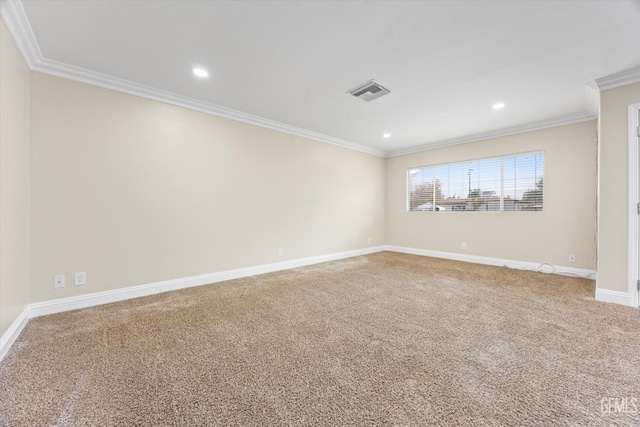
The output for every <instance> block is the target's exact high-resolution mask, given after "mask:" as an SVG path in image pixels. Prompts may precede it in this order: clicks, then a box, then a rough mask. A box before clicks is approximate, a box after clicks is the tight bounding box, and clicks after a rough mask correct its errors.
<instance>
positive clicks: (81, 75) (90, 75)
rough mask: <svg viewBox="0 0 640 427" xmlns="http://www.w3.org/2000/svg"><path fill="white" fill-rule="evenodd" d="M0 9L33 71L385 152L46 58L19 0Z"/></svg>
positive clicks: (369, 151) (10, 0) (381, 153)
mask: <svg viewBox="0 0 640 427" xmlns="http://www.w3.org/2000/svg"><path fill="white" fill-rule="evenodd" d="M0 1H1V3H0V6H1V9H0V13H1V14H2V19H3V20H4V21H5V22H6V24H7V28H8V29H9V31H10V32H11V34H12V36H13V38H14V39H15V41H16V44H17V45H18V48H19V49H20V52H21V53H22V55H23V57H24V59H25V62H26V63H27V65H28V66H29V68H30V69H31V70H33V71H38V72H41V73H46V74H51V75H54V76H57V77H62V78H65V79H69V80H75V81H79V82H82V83H87V84H90V85H94V86H99V87H103V88H106V89H111V90H115V91H118V92H124V93H128V94H130V95H135V96H140V97H142V98H147V99H152V100H154V101H160V102H164V103H167V104H171V105H175V106H178V107H183V108H188V109H190V110H196V111H200V112H202V113H206V114H212V115H215V116H219V117H224V118H227V119H232V120H236V121H239V122H243V123H248V124H251V125H255V126H260V127H263V128H267V129H271V130H275V131H278V132H284V133H288V134H290V135H296V136H300V137H302V138H307V139H312V140H315V141H319V142H324V143H326V144H331V145H335V146H338V147H342V148H346V149H349V150H355V151H360V152H363V153H367V154H372V155H374V156H379V157H384V156H385V154H386V153H385V152H384V151H383V150H379V149H376V148H372V147H367V146H365V145H362V144H357V143H355V142H351V141H346V140H343V139H340V138H334V137H332V136H328V135H324V134H321V133H318V132H313V131H310V130H306V129H302V128H299V127H296V126H291V125H288V124H286V123H281V122H277V121H275V120H270V119H266V118H263V117H259V116H256V115H253V114H248V113H244V112H242V111H238V110H234V109H231V108H227V107H223V106H221V105H217V104H213V103H210V102H205V101H200V100H197V99H194V98H189V97H186V96H182V95H178V94H175V93H172V92H167V91H164V90H161V89H156V88H153V87H150V86H145V85H141V84H138V83H135V82H132V81H129V80H124V79H120V78H117V77H112V76H109V75H106V74H102V73H98V72H95V71H91V70H87V69H84V68H80V67H76V66H74V65H69V64H65V63H62V62H58V61H54V60H51V59H47V58H45V57H43V56H42V53H41V52H40V47H39V46H38V42H37V40H36V37H35V35H34V34H33V31H32V29H31V25H30V24H29V20H28V19H27V16H26V13H25V11H24V8H23V7H22V3H21V2H20V0H0Z"/></svg>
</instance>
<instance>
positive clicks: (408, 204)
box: [405, 149, 547, 215]
mask: <svg viewBox="0 0 640 427" xmlns="http://www.w3.org/2000/svg"><path fill="white" fill-rule="evenodd" d="M538 153H541V154H542V158H543V159H545V160H544V165H543V168H542V176H543V179H544V187H543V189H546V185H547V177H546V166H547V161H546V157H547V156H546V152H545V150H544V149H542V150H533V151H523V152H519V153H509V154H501V155H497V156H488V157H481V158H473V159H467V160H460V161H456V162H446V163H433V164H427V165H422V166H412V167H410V168H407V171H406V179H405V184H406V188H405V199H406V200H405V201H406V206H405V209H406V212H407V213H411V214H413V213H429V212H438V213H439V214H442V212H446V213H454V214H465V215H468V214H470V213H481V214H496V213H507V214H509V213H517V214H541V213H544V212H545V210H546V206H547V203H546V199H547V192H546V191H544V190H543V192H542V210H539V211H515V210H513V211H505V210H504V159H505V158H506V157H513V156H522V155H526V154H538ZM488 159H500V210H497V211H471V210H469V211H450V210H447V211H436V210H432V211H412V210H411V196H410V190H409V186H410V179H411V171H412V170H415V169H423V168H434V169H435V168H436V167H439V166H448V165H457V164H461V163H467V162H475V161H482V160H488ZM435 194H436V193H435V191H434V192H433V202H432V203H433V205H434V206H435V204H436V203H435V197H436V195H435Z"/></svg>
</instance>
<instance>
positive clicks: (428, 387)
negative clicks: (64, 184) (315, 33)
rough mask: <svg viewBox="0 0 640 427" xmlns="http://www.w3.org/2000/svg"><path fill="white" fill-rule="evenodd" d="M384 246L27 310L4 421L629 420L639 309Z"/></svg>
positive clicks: (541, 279)
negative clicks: (83, 305) (193, 284)
mask: <svg viewBox="0 0 640 427" xmlns="http://www.w3.org/2000/svg"><path fill="white" fill-rule="evenodd" d="M593 294H594V284H593V282H592V281H588V280H584V279H578V278H572V277H563V276H554V275H547V274H542V273H534V272H525V271H518V270H511V269H507V268H500V267H491V266H484V265H476V264H468V263H461V262H455V261H448V260H442V259H434V258H425V257H417V256H412V255H404V254H397V253H389V252H382V253H377V254H373V255H368V256H364V257H357V258H350V259H345V260H341V261H335V262H330V263H325V264H319V265H315V266H310V267H304V268H298V269H295V270H288V271H283V272H278V273H272V274H266V275H261V276H256V277H251V278H246V279H240V280H233V281H228V282H223V283H218V284H213V285H208V286H201V287H197V288H190V289H185V290H180V291H175V292H168V293H164V294H159V295H154V296H150V297H144V298H138V299H134V300H128V301H123V302H118V303H114V304H108V305H103V306H98V307H93V308H88V309H82V310H76V311H72V312H66V313H60V314H55V315H49V316H44V317H39V318H35V319H32V320H31V321H29V323H28V324H27V326H26V327H25V329H24V331H23V332H22V334H21V335H20V337H19V338H18V340H17V341H16V343H15V344H14V346H13V347H12V349H11V350H10V352H9V354H8V355H7V356H6V357H5V359H4V360H3V361H2V362H1V363H0V385H1V393H0V425H1V426H7V427H12V426H136V425H139V426H209V425H230V426H236V425H237V426H240V425H241V426H279V425H329V426H367V425H422V426H431V425H442V426H482V425H486V426H502V425H504V426H539V425H549V426H578V425H579V426H584V425H594V426H598V425H602V426H605V425H606V426H611V425H616V426H617V425H640V415H639V413H638V411H640V340H639V339H638V337H639V335H638V331H639V330H640V311H639V310H636V309H632V308H629V307H622V306H616V305H612V304H604V303H599V302H596V301H594V299H593Z"/></svg>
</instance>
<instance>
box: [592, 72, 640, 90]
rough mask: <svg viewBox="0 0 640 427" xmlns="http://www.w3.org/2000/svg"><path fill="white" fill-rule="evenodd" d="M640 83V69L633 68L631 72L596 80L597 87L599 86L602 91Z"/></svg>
mask: <svg viewBox="0 0 640 427" xmlns="http://www.w3.org/2000/svg"><path fill="white" fill-rule="evenodd" d="M639 82H640V67H636V68H631V69H629V70H625V71H620V72H619V73H614V74H610V75H608V76H605V77H601V78H599V79H596V85H598V88H599V89H600V90H601V91H602V90H609V89H614V88H617V87H620V86H626V85H630V84H633V83H639Z"/></svg>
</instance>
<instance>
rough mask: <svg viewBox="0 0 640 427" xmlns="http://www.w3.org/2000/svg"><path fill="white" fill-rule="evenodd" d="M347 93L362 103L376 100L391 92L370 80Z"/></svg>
mask: <svg viewBox="0 0 640 427" xmlns="http://www.w3.org/2000/svg"><path fill="white" fill-rule="evenodd" d="M347 93H350V94H351V95H353V96H355V97H356V98H359V99H362V100H363V101H367V102H371V101H373V100H374V99H378V98H380V97H381V96H384V95H386V94H388V93H391V91H390V90H389V89H387V88H386V87H384V86H382V85H381V84H380V83H378V82H377V81H375V80H371V81H368V82H367V83H365V84H363V85H361V86H358V87H357V88H355V89H353V90H350V91H349V92H347Z"/></svg>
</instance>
